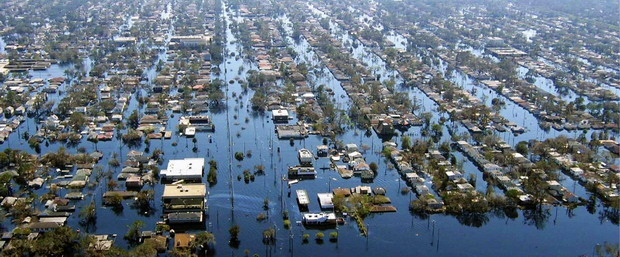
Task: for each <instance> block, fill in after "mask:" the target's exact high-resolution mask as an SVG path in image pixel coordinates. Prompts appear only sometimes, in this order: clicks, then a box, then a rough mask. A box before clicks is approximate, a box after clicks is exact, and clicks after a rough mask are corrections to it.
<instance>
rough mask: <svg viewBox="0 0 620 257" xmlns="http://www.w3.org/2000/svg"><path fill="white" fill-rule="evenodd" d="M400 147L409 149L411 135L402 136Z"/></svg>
mask: <svg viewBox="0 0 620 257" xmlns="http://www.w3.org/2000/svg"><path fill="white" fill-rule="evenodd" d="M401 147H402V149H403V150H409V148H411V137H410V136H404V137H403V139H402V142H401Z"/></svg>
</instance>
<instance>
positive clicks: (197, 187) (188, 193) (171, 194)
mask: <svg viewBox="0 0 620 257" xmlns="http://www.w3.org/2000/svg"><path fill="white" fill-rule="evenodd" d="M205 195H207V185H206V184H203V183H200V184H177V185H166V186H165V187H164V194H163V195H162V198H164V199H166V198H168V199H171V198H196V197H205Z"/></svg>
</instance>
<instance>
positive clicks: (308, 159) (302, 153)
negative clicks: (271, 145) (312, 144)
mask: <svg viewBox="0 0 620 257" xmlns="http://www.w3.org/2000/svg"><path fill="white" fill-rule="evenodd" d="M297 158H298V159H299V164H300V165H301V166H308V167H311V166H312V162H313V161H314V155H313V154H312V152H310V150H308V149H305V148H303V149H299V151H298V156H297Z"/></svg>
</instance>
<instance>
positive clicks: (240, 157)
mask: <svg viewBox="0 0 620 257" xmlns="http://www.w3.org/2000/svg"><path fill="white" fill-rule="evenodd" d="M243 158H245V154H243V152H236V153H235V159H236V160H237V161H243Z"/></svg>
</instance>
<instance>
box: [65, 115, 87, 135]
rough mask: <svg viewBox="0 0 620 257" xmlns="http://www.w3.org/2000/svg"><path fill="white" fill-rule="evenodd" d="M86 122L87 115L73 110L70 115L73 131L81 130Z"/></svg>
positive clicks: (70, 124)
mask: <svg viewBox="0 0 620 257" xmlns="http://www.w3.org/2000/svg"><path fill="white" fill-rule="evenodd" d="M85 124H86V116H85V115H84V114H83V113H81V112H73V113H72V114H71V116H70V117H69V126H71V128H73V131H75V132H79V131H80V130H82V127H84V125H85Z"/></svg>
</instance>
